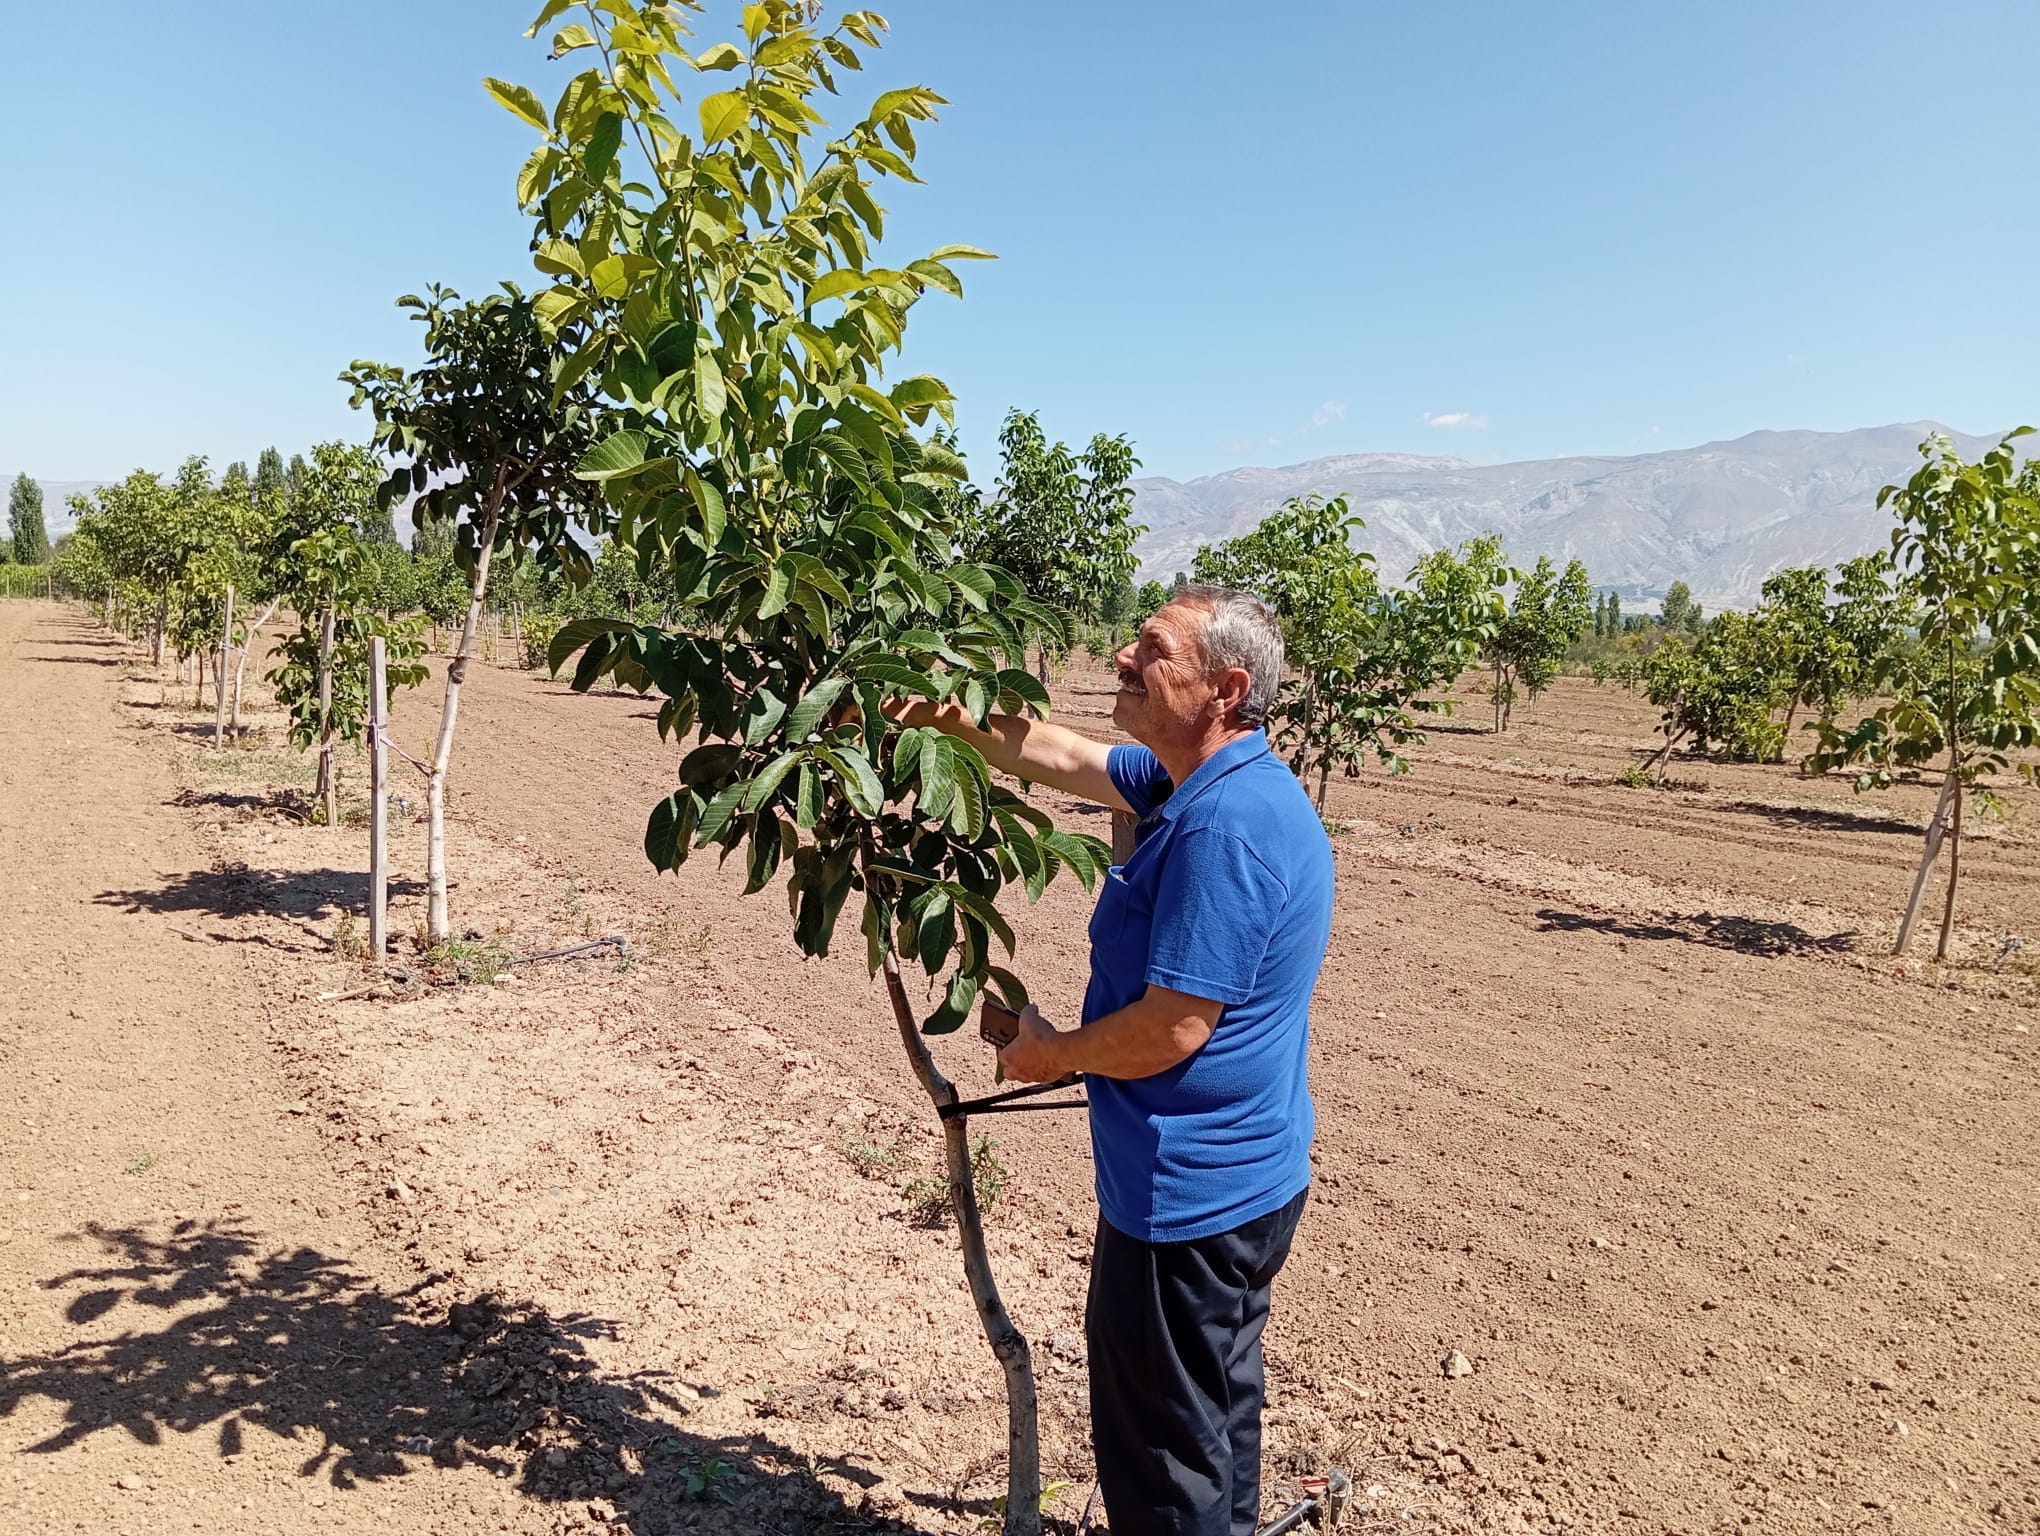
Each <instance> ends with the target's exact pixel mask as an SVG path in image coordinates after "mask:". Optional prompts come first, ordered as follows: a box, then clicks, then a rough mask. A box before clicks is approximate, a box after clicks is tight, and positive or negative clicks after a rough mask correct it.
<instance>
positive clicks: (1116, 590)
mask: <svg viewBox="0 0 2040 1536" xmlns="http://www.w3.org/2000/svg"><path fill="white" fill-rule="evenodd" d="M1133 601H1134V586H1133V577H1132V576H1131V575H1126V576H1122V577H1120V578H1119V580H1117V581H1115V582H1113V583H1112V584H1111V585H1110V586H1108V587H1107V588H1106V589H1105V596H1104V599H1103V600H1102V601H1101V602H1100V603H1099V604H1098V622H1099V623H1101V624H1103V625H1105V626H1106V627H1107V628H1108V629H1113V630H1117V629H1119V628H1120V627H1121V626H1123V625H1124V624H1125V623H1126V621H1127V620H1128V619H1130V618H1132V617H1133ZM1143 617H1145V615H1143Z"/></svg>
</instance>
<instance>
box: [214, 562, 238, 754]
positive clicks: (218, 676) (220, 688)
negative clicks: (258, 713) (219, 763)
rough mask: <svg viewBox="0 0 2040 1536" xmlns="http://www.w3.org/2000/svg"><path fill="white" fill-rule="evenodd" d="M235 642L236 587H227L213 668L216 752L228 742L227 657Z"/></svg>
mask: <svg viewBox="0 0 2040 1536" xmlns="http://www.w3.org/2000/svg"><path fill="white" fill-rule="evenodd" d="M233 644H234V589H233V587H232V585H229V586H228V587H227V608H226V613H225V615H224V616H223V617H222V618H221V619H220V662H219V665H218V666H216V667H214V668H213V691H214V692H215V693H216V694H217V695H218V696H219V697H218V699H217V701H216V704H215V707H214V709H213V733H212V744H213V750H214V751H215V752H218V751H220V750H221V749H222V748H224V747H225V746H226V744H227V657H228V655H229V654H230V653H231V651H232V648H233Z"/></svg>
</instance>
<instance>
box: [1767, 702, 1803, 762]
mask: <svg viewBox="0 0 2040 1536" xmlns="http://www.w3.org/2000/svg"><path fill="white" fill-rule="evenodd" d="M1798 713H1799V695H1798V694H1796V693H1795V694H1793V695H1792V698H1791V700H1790V701H1789V702H1788V703H1787V704H1786V705H1785V734H1784V735H1783V736H1780V737H1779V738H1778V755H1777V756H1776V757H1775V758H1773V759H1772V761H1773V762H1778V763H1782V762H1784V761H1785V749H1786V747H1788V746H1790V745H1791V743H1792V721H1793V718H1794V717H1795V716H1797V715H1798Z"/></svg>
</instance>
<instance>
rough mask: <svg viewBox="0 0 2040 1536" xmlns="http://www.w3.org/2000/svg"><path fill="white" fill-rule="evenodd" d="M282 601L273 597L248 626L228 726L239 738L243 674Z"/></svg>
mask: <svg viewBox="0 0 2040 1536" xmlns="http://www.w3.org/2000/svg"><path fill="white" fill-rule="evenodd" d="M282 601H283V599H282V598H280V597H272V598H271V599H270V600H269V606H268V607H267V608H265V609H263V610H262V617H261V618H259V619H257V620H256V621H255V622H254V623H253V624H251V625H249V626H248V638H247V639H245V640H243V641H242V642H241V659H240V660H239V661H237V662H235V663H234V704H233V710H232V713H231V714H230V715H229V716H228V719H227V724H228V725H230V726H232V727H233V730H234V734H235V735H237V736H238V735H239V734H240V733H241V674H242V673H244V672H246V671H247V670H248V653H249V652H250V651H252V650H254V649H255V637H256V636H257V635H259V634H260V633H262V626H263V625H265V624H267V623H268V622H269V621H270V620H271V619H273V618H275V617H276V609H277V605H278V604H279V603H281V602H282Z"/></svg>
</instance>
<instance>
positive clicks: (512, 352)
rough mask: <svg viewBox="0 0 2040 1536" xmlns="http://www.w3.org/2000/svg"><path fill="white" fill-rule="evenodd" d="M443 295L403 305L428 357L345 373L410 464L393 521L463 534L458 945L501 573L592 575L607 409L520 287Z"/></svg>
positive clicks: (435, 775)
mask: <svg viewBox="0 0 2040 1536" xmlns="http://www.w3.org/2000/svg"><path fill="white" fill-rule="evenodd" d="M429 292H430V295H431V296H430V297H429V298H424V299H420V298H417V297H415V296H411V295H406V296H405V297H404V298H402V299H399V300H398V301H397V302H398V305H399V306H400V307H401V308H404V309H408V310H410V311H412V312H413V314H414V315H415V316H416V317H417V318H418V319H419V320H421V321H423V322H424V325H425V353H426V359H425V362H424V363H423V364H422V365H421V366H419V367H418V368H416V369H414V370H412V371H410V372H408V373H407V372H405V371H404V370H403V369H401V368H393V367H389V366H386V365H383V364H378V363H369V362H357V363H355V364H354V365H353V367H351V368H350V369H349V370H348V371H347V372H346V373H345V374H343V375H342V376H341V377H342V379H343V381H344V382H346V383H349V384H351V385H353V386H354V404H355V405H356V406H357V407H359V406H362V405H367V406H368V407H369V408H370V409H372V410H373V411H374V413H375V423H376V426H375V441H376V444H377V446H378V447H380V448H381V449H382V450H383V452H384V453H385V454H387V455H389V456H390V457H391V458H392V459H394V460H395V461H396V467H395V468H394V469H392V470H391V471H390V473H389V475H388V477H387V478H386V479H384V480H383V482H382V485H381V487H380V489H379V490H378V492H377V497H376V500H377V505H378V506H379V508H380V509H381V511H382V515H383V517H384V518H385V519H387V518H388V516H389V509H390V508H391V507H392V506H394V505H396V504H397V503H399V502H401V501H402V500H403V499H404V498H406V497H410V498H412V501H411V516H412V519H413V521H414V522H415V524H416V526H417V528H418V529H419V530H420V531H421V532H423V531H424V530H426V529H435V530H446V531H448V532H450V533H451V534H452V536H453V537H452V543H453V559H454V563H455V564H456V565H457V566H458V567H459V569H460V570H461V571H462V572H463V573H464V574H465V576H466V578H467V582H466V592H465V594H464V596H465V602H464V603H462V604H461V607H462V610H463V611H462V616H461V627H460V639H459V641H458V643H457V644H456V645H455V647H454V652H453V656H452V659H451V660H449V661H448V662H447V665H446V695H445V701H444V703H443V704H442V705H441V707H440V714H439V733H438V735H437V737H436V738H435V739H434V741H433V745H432V758H431V761H430V763H429V765H428V767H427V774H426V791H425V806H426V818H427V830H426V843H425V847H426V854H425V926H426V931H427V934H428V936H429V937H430V939H431V941H432V942H433V943H434V944H444V943H445V942H446V941H447V939H448V937H449V936H450V935H451V933H452V925H451V923H450V921H449V918H448V914H447V903H446V889H447V886H446V777H447V770H448V768H449V766H450V765H451V764H452V761H453V737H454V728H455V726H456V725H457V724H458V722H459V719H460V690H461V685H462V684H463V683H464V682H466V680H467V674H468V668H469V666H470V665H471V664H472V663H473V659H474V650H475V633H476V631H477V629H478V628H479V627H480V625H481V621H482V610H483V607H484V605H485V604H486V603H487V601H488V594H489V576H490V572H491V571H492V570H493V569H494V567H495V565H496V563H497V562H498V561H502V562H504V563H505V564H509V565H513V566H514V565H515V564H517V563H518V562H521V561H522V560H524V559H525V558H526V557H527V556H530V557H534V558H536V559H537V560H538V562H539V563H540V564H541V565H543V566H547V567H551V568H556V569H562V570H564V571H565V572H566V574H567V575H568V577H569V579H570V580H585V579H586V577H587V575H588V571H589V560H588V556H587V554H586V553H585V552H584V551H583V550H582V549H581V547H580V545H579V544H577V543H576V542H575V541H574V536H573V531H572V530H573V526H574V524H575V523H576V522H577V521H579V522H582V523H584V524H585V523H587V522H590V521H592V520H593V519H594V516H595V512H596V508H597V506H598V505H599V496H598V494H597V493H596V492H595V490H594V488H593V487H592V485H591V483H590V482H588V481H586V480H583V479H581V478H579V477H578V476H577V475H576V474H575V472H574V471H575V467H576V466H577V465H578V464H579V463H580V461H581V459H582V458H583V456H585V455H586V454H587V452H588V450H589V449H590V448H591V447H593V446H594V444H595V440H596V429H597V425H598V417H597V411H596V404H595V400H594V396H593V393H592V391H591V389H590V387H589V385H588V383H587V377H586V374H585V372H584V373H583V374H582V375H581V376H580V377H579V378H575V377H573V376H571V375H562V376H561V377H560V378H558V379H555V377H554V363H555V352H554V346H553V340H552V337H551V336H550V335H548V334H547V332H546V331H545V330H544V329H542V328H541V327H540V325H539V323H538V317H537V316H536V315H535V314H534V313H533V310H532V303H531V300H530V299H528V298H526V297H525V296H524V294H523V293H522V292H521V291H520V290H518V289H517V288H515V287H514V286H510V285H507V284H506V285H505V287H504V289H503V291H502V292H501V293H492V294H489V295H487V296H485V297H483V298H480V299H475V300H472V301H469V302H462V300H461V297H460V295H459V294H457V293H455V292H454V291H453V290H452V289H449V288H433V289H430V290H429ZM393 537H394V536H392V541H393ZM436 617H437V616H436V615H435V618H436Z"/></svg>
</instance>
